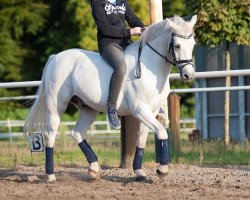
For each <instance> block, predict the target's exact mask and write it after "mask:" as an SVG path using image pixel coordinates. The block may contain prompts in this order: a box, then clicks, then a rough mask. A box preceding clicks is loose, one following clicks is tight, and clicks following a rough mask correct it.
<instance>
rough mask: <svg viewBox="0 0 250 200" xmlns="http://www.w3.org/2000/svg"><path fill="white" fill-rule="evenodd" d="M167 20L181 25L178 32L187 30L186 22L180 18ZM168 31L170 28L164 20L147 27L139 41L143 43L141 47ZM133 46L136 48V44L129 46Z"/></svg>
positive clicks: (175, 17)
mask: <svg viewBox="0 0 250 200" xmlns="http://www.w3.org/2000/svg"><path fill="white" fill-rule="evenodd" d="M168 19H169V20H171V21H172V22H174V23H175V24H177V25H181V26H180V29H181V30H180V31H183V32H184V31H185V30H189V27H188V26H187V23H186V21H185V20H183V19H182V18H181V17H179V16H174V17H173V18H168ZM169 29H170V26H169V23H168V21H167V19H164V20H162V21H160V22H158V23H155V24H151V25H150V26H148V28H147V29H146V30H145V31H144V32H143V34H142V36H141V40H142V41H143V45H145V43H146V42H150V41H152V40H154V39H155V38H156V37H158V36H159V35H162V34H164V33H166V32H167V31H169ZM139 41H140V40H139ZM135 45H136V46H137V45H138V42H134V43H132V44H131V45H129V46H130V47H133V46H135Z"/></svg>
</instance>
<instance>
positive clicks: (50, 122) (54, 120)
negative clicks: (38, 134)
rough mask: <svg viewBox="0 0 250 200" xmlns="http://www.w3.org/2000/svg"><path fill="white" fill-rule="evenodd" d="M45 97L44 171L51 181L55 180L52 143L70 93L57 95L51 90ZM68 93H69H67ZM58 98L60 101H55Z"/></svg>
mask: <svg viewBox="0 0 250 200" xmlns="http://www.w3.org/2000/svg"><path fill="white" fill-rule="evenodd" d="M50 94H51V95H48V97H47V101H46V103H47V131H46V132H45V140H46V148H45V154H46V162H45V171H46V174H47V178H48V179H47V181H48V182H53V181H55V180H56V177H55V172H54V144H55V139H56V134H57V131H58V127H59V125H60V115H61V114H62V113H64V112H65V110H66V108H67V105H68V102H69V101H70V95H68V96H65V95H64V96H62V95H61V96H57V94H58V93H56V92H52V93H50ZM68 94H70V93H68ZM58 99H60V101H57V100H58Z"/></svg>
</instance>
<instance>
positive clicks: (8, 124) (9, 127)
mask: <svg viewBox="0 0 250 200" xmlns="http://www.w3.org/2000/svg"><path fill="white" fill-rule="evenodd" d="M7 126H8V130H9V134H10V143H12V133H11V132H12V131H11V123H10V119H9V118H8V119H7Z"/></svg>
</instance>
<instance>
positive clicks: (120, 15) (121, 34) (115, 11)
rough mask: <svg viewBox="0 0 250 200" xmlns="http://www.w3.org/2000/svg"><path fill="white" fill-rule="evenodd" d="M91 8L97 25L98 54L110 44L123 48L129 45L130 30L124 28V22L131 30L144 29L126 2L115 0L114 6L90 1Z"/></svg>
mask: <svg viewBox="0 0 250 200" xmlns="http://www.w3.org/2000/svg"><path fill="white" fill-rule="evenodd" d="M91 8H92V15H93V18H94V20H95V22H96V25H97V39H98V48H99V51H100V52H101V51H102V49H103V48H104V47H105V46H107V45H108V44H110V43H117V44H119V45H120V46H122V47H123V48H125V47H126V46H127V45H129V44H130V43H131V42H130V37H131V34H130V29H128V28H126V21H127V22H128V24H129V26H130V27H131V28H134V27H141V28H143V27H144V24H143V23H142V22H141V21H140V20H139V19H138V18H137V17H136V15H135V13H134V12H133V10H132V9H131V8H130V6H129V5H128V3H127V1H126V0H117V4H116V5H113V4H112V3H110V2H109V1H107V0H92V1H91Z"/></svg>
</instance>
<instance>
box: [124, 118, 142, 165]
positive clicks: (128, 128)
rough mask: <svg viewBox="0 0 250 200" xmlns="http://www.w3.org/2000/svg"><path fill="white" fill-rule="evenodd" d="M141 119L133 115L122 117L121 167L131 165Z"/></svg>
mask: <svg viewBox="0 0 250 200" xmlns="http://www.w3.org/2000/svg"><path fill="white" fill-rule="evenodd" d="M138 129H139V121H138V120H137V119H136V118H134V117H133V116H132V115H128V116H124V117H121V163H120V167H122V168H128V167H131V165H132V162H133V158H134V154H135V149H136V138H137V132H138Z"/></svg>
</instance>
